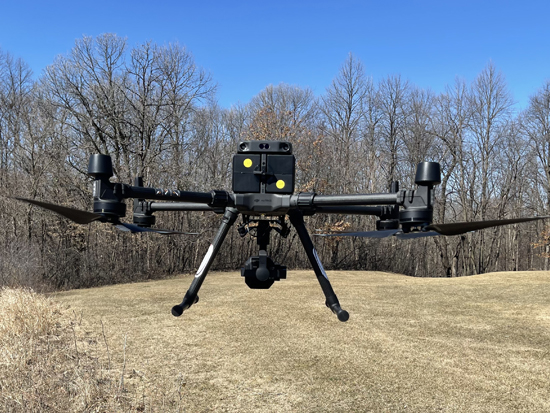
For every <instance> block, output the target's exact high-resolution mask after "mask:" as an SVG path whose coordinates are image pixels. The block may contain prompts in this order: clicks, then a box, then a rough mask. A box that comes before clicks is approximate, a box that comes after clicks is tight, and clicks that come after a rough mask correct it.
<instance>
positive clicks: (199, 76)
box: [0, 34, 550, 289]
mask: <svg viewBox="0 0 550 413" xmlns="http://www.w3.org/2000/svg"><path fill="white" fill-rule="evenodd" d="M367 73H368V67H365V66H364V65H363V63H362V62H361V61H359V60H358V59H357V58H356V57H355V56H354V55H353V54H350V55H349V56H348V57H347V58H346V59H345V61H344V62H343V63H342V65H341V68H340V71H339V72H338V73H336V74H335V77H334V79H332V81H330V79H327V84H328V87H327V89H326V91H325V93H323V94H322V95H320V96H316V95H315V94H314V93H313V91H312V90H311V89H309V88H307V87H301V86H294V85H288V84H279V85H276V86H274V85H269V86H267V87H266V88H265V89H264V90H262V91H261V92H259V93H258V95H256V96H255V97H254V98H252V99H251V100H250V102H248V103H246V104H238V105H235V106H232V107H230V108H222V107H220V106H219V105H218V104H217V103H216V87H217V85H216V83H215V79H213V78H212V76H211V75H209V74H208V73H207V72H206V71H205V70H203V69H202V68H200V66H198V64H197V63H196V62H195V61H194V59H193V56H192V54H191V53H190V51H189V50H187V49H186V48H185V47H183V46H182V45H179V44H169V45H164V46H159V45H156V44H154V43H145V44H142V45H140V46H137V47H133V48H132V47H130V46H129V45H128V42H127V41H126V40H125V39H123V38H120V37H117V36H116V35H112V34H104V35H101V36H98V37H97V38H90V37H84V38H82V39H79V40H77V41H76V43H75V46H74V48H73V49H72V51H71V53H70V54H68V55H67V56H60V57H57V58H56V59H55V60H54V61H53V63H52V64H51V65H50V66H48V67H47V68H46V69H45V70H44V72H43V73H41V74H40V75H35V74H33V73H32V72H31V70H30V69H29V67H28V66H27V65H26V64H25V62H23V61H22V60H20V59H17V58H16V57H14V56H13V55H12V54H10V53H8V52H7V51H0V188H1V190H2V194H3V195H4V196H2V197H0V218H1V219H2V226H0V285H28V286H33V287H35V288H45V289H66V288H80V287H91V286H97V285H103V284H109V283H117V282H128V281H136V280H142V279H148V278H158V277H163V276H166V275H169V274H175V273H180V272H184V271H194V270H196V268H197V267H198V265H199V264H200V262H201V260H202V256H203V254H204V253H205V251H206V250H207V247H208V245H209V243H210V241H211V238H212V236H213V234H214V232H215V230H216V229H217V226H218V221H219V217H218V216H216V215H214V214H207V213H158V214H157V215H158V217H157V223H158V226H159V227H162V228H170V229H175V230H180V231H190V232H197V233H198V234H199V235H193V236H181V237H180V236H178V237H176V236H167V237H162V236H157V235H151V234H145V235H129V234H126V233H120V232H117V231H116V230H115V229H113V228H111V227H110V226H106V225H100V224H91V225H89V226H78V225H76V224H73V223H71V222H69V221H67V220H64V219H62V218H60V217H58V216H56V215H55V214H50V213H47V212H44V211H42V210H39V209H37V208H35V207H32V206H29V205H25V204H22V203H19V202H18V201H15V200H13V199H10V198H8V197H10V196H21V197H27V198H36V199H39V200H46V201H50V202H56V203H60V204H63V205H66V206H73V207H76V208H80V209H87V210H90V204H91V180H90V178H89V177H88V176H87V175H86V167H87V161H88V157H89V156H90V155H91V154H93V153H104V154H109V155H111V156H112V158H113V163H114V169H115V177H114V179H116V180H119V181H123V182H127V183H130V182H132V180H133V178H134V177H135V176H137V175H139V176H143V177H144V183H145V184H146V185H152V186H156V187H172V188H178V189H181V190H199V191H209V190H211V189H230V188H231V181H230V179H231V178H230V177H231V173H230V172H231V157H232V155H233V153H234V152H235V149H236V147H237V143H238V142H239V141H242V140H258V139H269V140H288V141H290V142H292V143H293V145H294V149H295V155H296V158H297V162H298V163H297V191H302V192H307V191H315V192H318V193H323V194H339V193H370V192H386V191H387V190H388V188H389V185H390V183H391V182H392V181H394V180H397V181H399V182H400V184H401V187H402V188H412V187H413V185H414V170H415V167H416V164H417V163H418V162H420V161H437V162H440V163H441V167H442V182H441V185H439V186H438V187H437V204H436V210H435V212H434V221H435V222H438V223H443V222H454V221H466V220H482V219H503V218H516V217H524V216H533V215H547V214H549V211H548V209H549V202H550V81H549V82H547V83H546V84H544V85H542V86H541V88H540V89H539V90H538V91H536V92H535V93H534V94H533V96H532V97H531V99H530V102H529V105H528V107H526V108H522V110H519V109H518V108H516V107H515V105H514V100H513V96H511V94H510V92H509V90H508V89H507V85H506V80H505V77H504V74H502V73H501V72H499V70H498V69H497V68H496V67H495V65H494V64H493V63H491V62H489V63H488V64H487V66H486V67H485V68H483V69H482V71H481V72H480V73H479V75H478V76H477V77H476V78H475V79H474V80H473V81H471V82H467V81H465V80H463V79H455V80H454V81H453V80H451V83H450V84H449V86H448V87H447V88H446V90H445V91H444V92H443V93H435V92H433V91H430V90H425V89H421V88H418V87H416V86H415V85H414V84H412V83H411V82H409V81H407V80H406V79H405V78H403V77H401V76H400V75H388V76H387V77H386V78H383V79H377V80H375V79H372V78H370V77H369V76H368V75H367ZM127 218H128V217H127ZM130 219H131V218H130ZM306 224H307V225H308V227H309V229H310V230H311V232H314V231H315V230H317V229H323V230H326V229H335V228H362V229H374V220H373V218H370V217H357V216H336V215H326V216H314V217H311V218H309V220H308V221H307V222H306ZM547 238H548V237H546V238H545V237H544V223H541V222H538V223H529V224H520V225H511V226H507V227H498V228H494V229H487V230H485V231H480V232H478V233H471V234H466V235H464V236H455V237H433V238H424V239H416V240H410V241H400V240H395V239H383V240H377V239H375V240H371V239H354V238H349V239H347V238H346V239H339V238H326V239H324V238H323V239H321V238H318V239H315V242H316V245H317V248H318V250H319V254H320V255H321V257H320V258H321V260H322V261H323V262H324V263H325V266H326V268H327V269H347V270H349V269H360V270H384V271H394V272H399V273H405V274H409V275H413V276H428V277H439V276H453V277H455V276H462V275H470V274H478V273H483V272H488V271H500V270H511V271H516V270H529V269H544V270H548V267H549V263H548V255H549V252H550V247H549V244H548V242H547ZM271 249H272V251H271V255H272V256H273V257H274V259H276V260H278V261H279V262H281V263H284V264H285V265H287V266H288V267H289V268H291V269H292V268H309V264H308V262H307V258H306V256H305V254H304V253H303V251H302V248H301V245H300V243H299V240H298V239H297V238H296V236H295V234H294V233H292V234H291V235H290V236H289V238H288V239H286V240H285V239H281V238H280V237H273V238H272V243H271ZM255 252H256V242H255V240H254V239H250V238H249V237H247V238H244V239H240V237H239V235H238V234H237V232H236V231H231V233H230V235H229V236H228V239H227V241H226V243H225V245H224V247H223V248H222V249H221V251H220V254H219V257H218V259H217V261H216V264H215V267H216V268H215V269H218V270H234V269H237V268H240V267H241V265H242V264H243V263H244V261H245V260H246V259H247V258H248V256H249V255H251V254H254V253H255Z"/></svg>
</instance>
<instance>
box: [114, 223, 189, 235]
mask: <svg viewBox="0 0 550 413" xmlns="http://www.w3.org/2000/svg"><path fill="white" fill-rule="evenodd" d="M115 227H116V228H117V229H119V230H121V231H125V232H132V233H135V232H156V233H157V234H161V235H174V234H184V235H197V234H198V233H196V232H180V231H172V230H169V229H156V228H146V227H140V226H138V225H134V224H127V223H125V222H119V223H117V224H115Z"/></svg>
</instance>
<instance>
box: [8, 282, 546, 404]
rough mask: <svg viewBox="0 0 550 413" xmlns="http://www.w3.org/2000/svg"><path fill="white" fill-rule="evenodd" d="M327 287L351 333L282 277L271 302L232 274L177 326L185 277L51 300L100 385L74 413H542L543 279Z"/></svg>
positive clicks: (314, 287) (208, 288)
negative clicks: (174, 311)
mask: <svg viewBox="0 0 550 413" xmlns="http://www.w3.org/2000/svg"><path fill="white" fill-rule="evenodd" d="M329 277H330V279H331V281H332V283H333V286H334V289H335V291H336V293H337V294H338V296H339V299H340V302H341V304H342V307H343V308H344V309H346V310H348V311H349V312H350V320H349V321H348V322H347V323H341V322H339V321H338V320H337V319H336V317H335V316H334V315H333V314H332V313H331V312H330V311H329V310H328V309H327V308H326V307H325V306H324V304H323V302H324V299H323V296H322V292H321V289H320V287H319V286H318V283H317V280H316V279H315V276H314V275H313V272H311V271H292V272H289V274H288V279H287V280H283V281H280V282H278V283H275V285H274V286H273V287H272V288H271V289H270V290H266V291H262V290H250V289H248V288H247V287H246V285H245V284H244V280H243V279H242V278H241V277H240V275H238V274H236V273H213V274H210V275H209V276H208V277H207V279H206V281H205V284H204V285H203V287H202V289H201V293H200V294H199V295H200V298H201V300H200V302H199V303H198V304H196V305H195V306H194V307H192V308H191V309H190V310H188V311H187V312H185V313H184V314H183V316H182V317H180V318H174V317H172V316H171V315H170V308H171V307H172V305H174V304H177V303H179V302H180V300H181V298H182V296H183V294H184V293H185V291H186V288H187V287H188V285H189V284H190V281H191V278H190V277H181V278H177V279H172V280H167V281H157V282H148V283H137V284H131V285H116V286H109V287H102V288H95V289H89V290H77V291H69V292H65V293H61V294H57V295H56V296H55V300H56V301H57V302H59V303H61V305H62V306H63V307H64V308H65V309H64V310H63V314H69V316H70V317H69V318H70V319H71V322H70V325H71V329H70V330H68V331H69V333H70V334H69V335H68V337H69V338H70V340H69V344H67V349H68V350H67V351H68V352H69V353H71V352H72V354H73V358H76V357H77V358H78V363H80V365H84V364H85V363H84V358H85V357H86V360H89V363H88V364H89V365H90V366H95V367H94V368H93V370H94V376H93V378H94V379H93V380H94V383H96V384H97V383H99V381H100V380H103V382H104V383H108V385H109V389H108V391H105V392H104V393H103V395H102V396H101V397H102V398H103V399H102V400H103V402H102V401H101V400H100V401H93V400H88V399H86V400H84V401H81V403H83V404H82V406H87V407H86V409H89V410H90V411H95V410H93V408H95V407H97V409H98V411H100V410H101V406H102V403H107V402H109V403H111V404H109V406H110V407H109V408H110V409H119V410H134V411H159V412H163V411H187V412H197V411H216V412H217V411H238V412H258V411H260V412H287V411H300V412H320V411H327V412H328V411H331V412H334V411H341V412H349V411H365V412H368V411H372V412H400V411H403V412H504V411H506V412H508V411H524V412H548V411H550V385H549V383H550V273H549V272H514V273H493V274H485V275H478V276H472V277H462V278H455V279H448V278H445V279H437V278H411V277H406V276H402V275H396V274H387V273H380V272H345V271H339V272H329ZM67 306H70V308H69V309H67ZM72 341H74V343H72ZM75 354H76V356H75ZM88 370H90V371H91V370H92V369H91V368H88ZM89 375H91V373H89ZM81 376H82V377H85V376H86V373H85V372H83V373H82V374H81ZM84 387H85V386H84ZM84 387H83V388H84ZM81 391H84V390H81ZM0 392H1V389H0ZM1 406H2V404H0V407H1ZM0 410H2V409H0Z"/></svg>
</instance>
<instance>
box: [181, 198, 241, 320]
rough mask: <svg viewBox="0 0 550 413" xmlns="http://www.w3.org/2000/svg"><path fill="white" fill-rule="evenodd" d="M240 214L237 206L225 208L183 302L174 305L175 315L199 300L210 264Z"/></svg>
mask: <svg viewBox="0 0 550 413" xmlns="http://www.w3.org/2000/svg"><path fill="white" fill-rule="evenodd" d="M238 216H239V212H238V211H237V210H236V209H235V208H226V209H225V213H224V214H223V218H222V223H221V224H220V228H219V229H218V232H217V234H216V236H215V237H214V240H213V241H212V244H211V245H210V247H209V248H208V251H207V252H206V255H205V256H204V258H203V260H202V262H201V265H200V267H199V269H198V270H197V273H196V274H195V278H194V280H193V282H192V283H191V286H190V287H189V289H188V290H187V293H185V297H183V301H182V302H181V304H178V305H175V306H174V307H172V315H174V316H175V317H179V316H180V315H182V314H183V312H184V311H185V310H187V309H188V308H189V307H191V306H192V305H193V304H195V303H196V302H197V301H199V296H198V295H197V294H198V292H199V289H200V288H201V285H202V283H203V281H204V279H205V278H206V274H208V270H209V269H210V266H211V265H212V263H213V262H214V259H215V258H216V255H217V254H218V251H219V250H220V247H221V246H222V244H223V240H224V239H225V237H226V236H227V233H228V232H229V229H230V228H231V227H232V226H233V224H234V223H235V221H236V220H237V217H238Z"/></svg>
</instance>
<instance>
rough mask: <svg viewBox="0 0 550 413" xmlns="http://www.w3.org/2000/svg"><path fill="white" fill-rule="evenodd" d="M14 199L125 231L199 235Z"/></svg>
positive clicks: (79, 210)
mask: <svg viewBox="0 0 550 413" xmlns="http://www.w3.org/2000/svg"><path fill="white" fill-rule="evenodd" d="M14 199H17V200H19V201H23V202H27V203H29V204H33V205H36V206H39V207H40V208H44V209H47V210H49V211H53V212H55V213H57V214H59V215H61V216H63V217H65V218H68V219H70V220H71V221H73V222H76V223H77V224H89V223H91V222H94V221H100V222H111V223H112V224H113V225H114V226H115V227H116V228H117V229H119V230H121V231H125V232H131V233H136V232H156V233H157V234H161V235H173V234H185V235H197V233H196V232H180V231H172V230H168V229H156V228H146V227H140V226H138V225H134V224H127V223H125V222H120V221H119V220H118V218H117V219H116V220H115V221H114V222H113V217H112V216H110V217H108V216H107V215H105V214H97V213H95V212H88V211H83V210H81V209H76V208H69V207H64V206H61V205H56V204H50V203H49V202H42V201H37V200H35V199H28V198H19V197H14Z"/></svg>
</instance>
